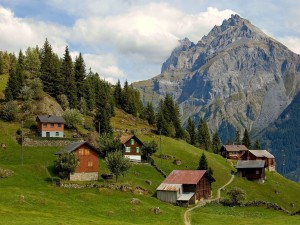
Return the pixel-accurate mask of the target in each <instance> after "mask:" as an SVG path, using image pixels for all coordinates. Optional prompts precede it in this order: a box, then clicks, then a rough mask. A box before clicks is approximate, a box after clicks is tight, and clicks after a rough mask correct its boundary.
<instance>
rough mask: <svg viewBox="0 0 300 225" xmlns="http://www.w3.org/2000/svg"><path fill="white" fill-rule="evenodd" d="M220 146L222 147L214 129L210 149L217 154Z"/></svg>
mask: <svg viewBox="0 0 300 225" xmlns="http://www.w3.org/2000/svg"><path fill="white" fill-rule="evenodd" d="M221 147H222V143H221V139H220V137H219V134H218V131H217V130H216V132H215V133H214V135H213V138H212V151H213V152H214V153H216V154H218V153H219V151H220V149H221Z"/></svg>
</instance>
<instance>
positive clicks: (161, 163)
mask: <svg viewBox="0 0 300 225" xmlns="http://www.w3.org/2000/svg"><path fill="white" fill-rule="evenodd" d="M159 137H160V169H162V157H163V156H162V148H161V130H160V131H159Z"/></svg>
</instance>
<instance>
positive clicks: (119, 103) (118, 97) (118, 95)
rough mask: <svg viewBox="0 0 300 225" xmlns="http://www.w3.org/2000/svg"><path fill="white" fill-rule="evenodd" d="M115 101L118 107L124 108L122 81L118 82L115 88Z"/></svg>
mask: <svg viewBox="0 0 300 225" xmlns="http://www.w3.org/2000/svg"><path fill="white" fill-rule="evenodd" d="M114 100H115V104H116V107H118V108H120V107H121V106H122V87H121V83H120V80H118V82H117V84H116V85H115V88H114Z"/></svg>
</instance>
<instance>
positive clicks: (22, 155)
mask: <svg viewBox="0 0 300 225" xmlns="http://www.w3.org/2000/svg"><path fill="white" fill-rule="evenodd" d="M23 162H24V153H23V120H22V121H21V165H22V166H23Z"/></svg>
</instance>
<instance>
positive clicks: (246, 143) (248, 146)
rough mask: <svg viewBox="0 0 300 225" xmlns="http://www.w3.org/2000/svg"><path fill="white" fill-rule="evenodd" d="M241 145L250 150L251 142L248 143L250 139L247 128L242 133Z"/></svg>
mask: <svg viewBox="0 0 300 225" xmlns="http://www.w3.org/2000/svg"><path fill="white" fill-rule="evenodd" d="M242 144H243V145H245V146H246V147H247V148H248V149H249V148H251V141H250V137H249V133H248V130H247V128H246V129H245V132H244V137H243V140H242Z"/></svg>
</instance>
